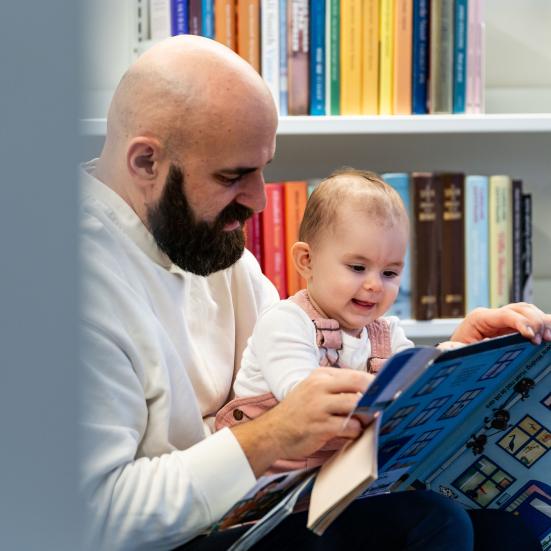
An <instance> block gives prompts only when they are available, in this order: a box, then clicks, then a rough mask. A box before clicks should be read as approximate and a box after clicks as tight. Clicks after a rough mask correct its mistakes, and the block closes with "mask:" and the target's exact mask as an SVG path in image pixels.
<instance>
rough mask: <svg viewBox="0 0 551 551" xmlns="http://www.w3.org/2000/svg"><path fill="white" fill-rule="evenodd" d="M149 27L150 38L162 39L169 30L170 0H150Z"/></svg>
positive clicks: (167, 35)
mask: <svg viewBox="0 0 551 551" xmlns="http://www.w3.org/2000/svg"><path fill="white" fill-rule="evenodd" d="M149 28H150V32H151V40H162V39H163V38H168V37H169V36H170V35H171V32H170V0H150V4H149Z"/></svg>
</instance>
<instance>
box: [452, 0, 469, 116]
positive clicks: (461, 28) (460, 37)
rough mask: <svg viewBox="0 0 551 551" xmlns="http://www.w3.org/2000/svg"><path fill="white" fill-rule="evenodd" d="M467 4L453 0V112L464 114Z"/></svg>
mask: <svg viewBox="0 0 551 551" xmlns="http://www.w3.org/2000/svg"><path fill="white" fill-rule="evenodd" d="M467 2H468V0H455V21H454V41H453V112H454V113H465V106H466V103H465V101H466V93H465V92H466V84H467V83H466V78H467Z"/></svg>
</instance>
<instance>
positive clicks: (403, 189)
mask: <svg viewBox="0 0 551 551" xmlns="http://www.w3.org/2000/svg"><path fill="white" fill-rule="evenodd" d="M382 177H383V180H384V181H385V182H387V184H390V185H391V186H392V187H393V188H394V189H395V190H396V191H397V192H398V193H399V194H400V197H401V199H402V201H403V203H404V206H405V207H406V211H407V213H408V216H409V218H410V220H411V196H410V191H409V175H408V174H407V173H405V172H392V173H391V172H389V173H386V174H382ZM410 248H411V247H409V246H408V249H407V252H406V258H405V261H404V269H403V271H402V279H401V282H400V292H399V293H398V297H397V298H396V302H395V303H394V304H393V305H392V308H391V309H390V310H389V311H388V314H387V315H389V316H398V317H399V318H400V319H410V318H411V317H412V316H411V252H410Z"/></svg>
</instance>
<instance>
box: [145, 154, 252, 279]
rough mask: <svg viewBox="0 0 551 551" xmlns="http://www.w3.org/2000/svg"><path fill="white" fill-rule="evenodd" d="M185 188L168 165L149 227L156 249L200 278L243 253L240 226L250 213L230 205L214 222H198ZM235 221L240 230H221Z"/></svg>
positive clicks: (179, 173) (149, 213)
mask: <svg viewBox="0 0 551 551" xmlns="http://www.w3.org/2000/svg"><path fill="white" fill-rule="evenodd" d="M184 185H185V184H184V177H183V174H182V171H181V170H180V168H178V167H177V166H175V165H173V164H171V165H170V169H169V172H168V176H167V179H166V183H165V189H164V191H163V194H162V195H161V198H160V199H159V202H158V203H157V205H155V206H154V207H151V208H148V211H147V220H148V222H149V228H150V231H151V234H152V235H153V237H154V239H155V241H156V242H157V245H158V247H159V248H160V249H161V250H162V251H163V252H164V253H165V254H166V255H167V256H168V257H169V258H170V260H172V262H174V264H176V265H177V266H179V267H180V268H182V270H185V271H187V272H192V273H194V274H197V275H200V276H207V275H209V274H212V273H214V272H217V271H219V270H224V269H226V268H229V267H230V266H231V265H232V264H234V263H235V262H237V261H238V260H239V259H240V258H241V255H242V254H243V250H244V248H245V234H244V232H243V229H242V226H243V222H245V220H247V218H250V217H251V216H252V215H253V211H252V210H251V209H249V208H247V207H245V206H243V205H240V204H239V203H230V204H229V205H228V206H227V207H226V208H224V210H222V211H221V212H220V214H219V215H218V216H217V217H216V219H215V220H214V222H211V223H208V222H201V221H197V219H196V217H195V215H194V213H193V211H192V209H191V206H190V205H189V203H188V200H187V198H186V195H185V191H184ZM236 220H237V221H239V222H240V223H241V227H240V228H238V229H236V230H233V231H224V229H223V228H224V226H225V225H226V224H228V223H231V222H234V221H236Z"/></svg>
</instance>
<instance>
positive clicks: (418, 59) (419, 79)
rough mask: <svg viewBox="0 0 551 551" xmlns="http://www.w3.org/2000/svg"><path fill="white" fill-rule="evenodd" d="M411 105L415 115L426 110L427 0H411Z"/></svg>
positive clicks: (427, 62)
mask: <svg viewBox="0 0 551 551" xmlns="http://www.w3.org/2000/svg"><path fill="white" fill-rule="evenodd" d="M412 33H413V44H412V47H413V53H412V68H411V71H412V91H411V94H412V102H411V103H412V106H411V110H412V112H413V113H414V114H415V115H424V114H425V113H427V112H428V104H427V86H428V72H429V0H413V30H412Z"/></svg>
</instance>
